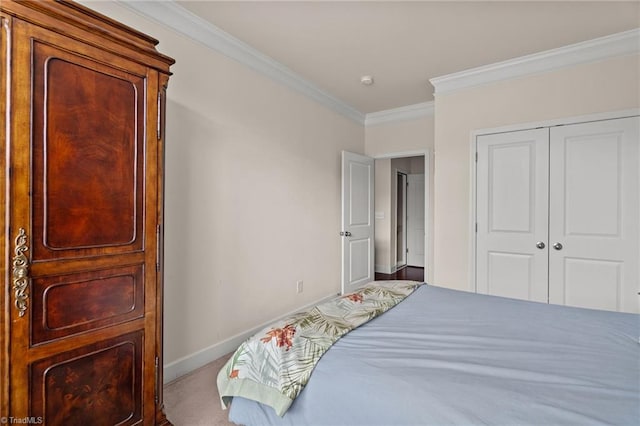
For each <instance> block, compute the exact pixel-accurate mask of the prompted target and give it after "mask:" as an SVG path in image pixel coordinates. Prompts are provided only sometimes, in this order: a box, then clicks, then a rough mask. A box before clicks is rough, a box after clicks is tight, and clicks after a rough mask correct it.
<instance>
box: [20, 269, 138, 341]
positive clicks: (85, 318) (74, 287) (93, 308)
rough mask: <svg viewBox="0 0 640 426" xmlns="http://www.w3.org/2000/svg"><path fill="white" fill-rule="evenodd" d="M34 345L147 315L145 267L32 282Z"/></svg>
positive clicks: (74, 274) (79, 274) (39, 279)
mask: <svg viewBox="0 0 640 426" xmlns="http://www.w3.org/2000/svg"><path fill="white" fill-rule="evenodd" d="M31 287H32V301H33V302H32V308H31V309H32V326H31V344H32V345H37V344H41V343H45V342H48V341H51V340H55V339H59V338H63V337H68V336H72V335H75V334H78V333H81V332H86V331H90V330H95V329H99V328H103V327H107V326H112V325H117V324H121V323H123V322H126V321H130V320H132V319H135V318H141V317H142V316H143V315H144V266H143V265H134V266H125V267H119V268H111V269H105V270H97V271H87V272H79V273H73V274H65V275H56V276H50V277H49V276H47V277H38V278H34V279H33V280H32V286H31Z"/></svg>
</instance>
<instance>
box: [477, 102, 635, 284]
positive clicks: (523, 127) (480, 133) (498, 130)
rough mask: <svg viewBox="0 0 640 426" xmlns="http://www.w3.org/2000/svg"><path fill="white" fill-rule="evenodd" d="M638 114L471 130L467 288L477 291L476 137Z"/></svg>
mask: <svg viewBox="0 0 640 426" xmlns="http://www.w3.org/2000/svg"><path fill="white" fill-rule="evenodd" d="M639 115H640V108H631V109H625V110H618V111H608V112H602V113H596V114H588V115H579V116H573V117H565V118H557V119H551V120H541V121H533V122H527V123H519V124H510V125H506V126H501V127H494V128H486V129H477V130H472V131H471V137H470V141H469V165H470V166H469V167H470V171H471V173H470V189H471V190H470V191H469V192H470V195H469V198H470V199H469V203H470V204H469V205H470V206H471V212H470V214H469V235H470V238H469V240H470V241H469V289H470V290H471V291H473V292H474V293H477V291H478V288H477V280H476V273H477V265H476V246H477V233H476V217H477V176H476V175H477V173H478V171H477V167H476V166H477V163H476V156H477V153H478V145H477V138H478V136H483V135H491V134H496V133H508V132H516V131H520V130H531V129H536V128H538V127H556V126H563V125H567V124H580V123H588V122H592V121H603V120H615V119H618V118H626V117H635V116H639Z"/></svg>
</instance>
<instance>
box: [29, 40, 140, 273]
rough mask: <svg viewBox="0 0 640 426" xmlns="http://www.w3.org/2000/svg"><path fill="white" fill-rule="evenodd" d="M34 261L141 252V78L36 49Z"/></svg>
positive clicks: (52, 49) (39, 45) (41, 46)
mask: <svg viewBox="0 0 640 426" xmlns="http://www.w3.org/2000/svg"><path fill="white" fill-rule="evenodd" d="M32 55H33V60H32V62H33V93H32V105H33V130H32V131H33V140H32V144H33V162H32V172H31V173H32V187H33V196H32V203H33V210H32V212H33V231H32V232H33V237H32V238H33V259H34V261H35V262H37V261H42V260H48V259H60V258H70V257H74V258H75V257H80V256H87V255H93V254H96V255H97V254H111V253H123V252H131V251H135V250H140V249H142V247H143V241H142V238H141V235H142V233H143V229H144V228H143V227H144V219H143V207H144V204H143V202H144V189H145V188H144V185H143V180H144V171H145V168H144V164H145V158H144V154H145V151H144V120H145V104H144V92H145V78H144V77H141V76H138V75H134V74H128V73H125V72H123V71H121V70H119V69H116V68H110V67H108V66H106V65H105V64H101V63H97V62H93V61H90V60H87V59H86V58H82V57H80V56H75V55H72V54H70V53H68V52H66V51H64V50H62V49H59V48H57V47H55V46H51V45H48V44H44V43H40V42H38V41H34V43H33V45H32Z"/></svg>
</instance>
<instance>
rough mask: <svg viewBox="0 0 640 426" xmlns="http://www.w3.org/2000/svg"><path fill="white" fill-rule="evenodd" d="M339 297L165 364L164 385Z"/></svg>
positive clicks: (273, 320) (332, 295) (297, 310)
mask: <svg viewBox="0 0 640 426" xmlns="http://www.w3.org/2000/svg"><path fill="white" fill-rule="evenodd" d="M339 295H340V293H336V294H331V295H329V296H326V297H323V298H322V299H320V300H317V301H315V302H312V303H309V304H307V305H304V306H302V307H300V308H298V309H296V310H294V311H291V312H288V313H286V314H284V315H282V316H280V317H278V318H275V319H272V320H270V321H267V322H265V323H263V324H260V325H258V326H256V327H254V328H252V329H250V330H246V331H243V332H241V333H238V334H236V335H235V336H231V337H229V338H228V339H225V340H223V341H222V342H218V343H216V344H214V345H211V346H209V347H207V348H204V349H201V350H199V351H197V352H194V353H192V354H189V355H187V356H184V357H182V358H179V359H177V360H175V361H173V362H170V363H169V364H166V365H165V366H164V368H163V376H164V379H163V381H164V384H167V383H169V382H171V381H173V380H176V379H178V378H179V377H182V376H184V375H186V374H189V373H191V372H192V371H194V370H197V369H198V368H200V367H203V366H205V365H207V364H209V363H210V362H212V361H215V360H216V359H218V358H220V357H221V356H223V355H226V354H228V353H230V352H233V351H235V350H236V349H237V348H238V346H240V345H241V344H242V342H244V341H245V340H247V339H248V338H249V337H251V336H253V335H254V334H256V333H257V332H258V331H260V330H261V329H263V328H265V327H267V326H269V324H272V323H274V322H276V321H278V320H280V319H282V318H285V317H287V316H289V315H291V314H294V313H296V312H299V311H302V310H304V309H307V308H310V307H312V306H315V305H318V304H320V303H322V302H326V301H327V300H330V299H333V298H334V297H336V296H339Z"/></svg>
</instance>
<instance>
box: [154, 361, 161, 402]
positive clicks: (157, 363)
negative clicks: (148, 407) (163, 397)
mask: <svg viewBox="0 0 640 426" xmlns="http://www.w3.org/2000/svg"><path fill="white" fill-rule="evenodd" d="M155 375H156V386H155V389H154V393H155V395H154V399H155V401H156V404H158V403H159V402H160V358H159V357H157V356H156V361H155Z"/></svg>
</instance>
